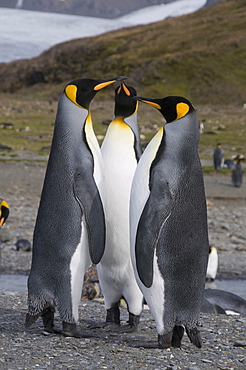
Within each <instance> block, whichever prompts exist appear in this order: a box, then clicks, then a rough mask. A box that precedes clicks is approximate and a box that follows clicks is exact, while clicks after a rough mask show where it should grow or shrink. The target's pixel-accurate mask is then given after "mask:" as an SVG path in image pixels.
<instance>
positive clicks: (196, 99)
mask: <svg viewBox="0 0 246 370" xmlns="http://www.w3.org/2000/svg"><path fill="white" fill-rule="evenodd" d="M245 19H246V2H245V0H227V1H222V2H221V3H219V4H217V5H214V6H211V7H209V8H207V9H201V10H200V11H198V12H196V13H193V14H189V15H186V16H182V17H178V18H170V19H166V20H164V21H162V22H158V23H154V24H151V25H145V26H138V27H133V28H125V29H122V30H118V31H114V32H110V33H107V34H104V35H100V36H97V37H91V38H85V39H77V40H73V41H70V42H66V43H62V44H59V45H56V46H54V47H52V48H51V49H49V50H47V51H46V52H44V53H42V54H41V55H40V56H39V57H37V58H33V59H30V60H19V61H14V62H12V63H6V64H0V126H1V123H4V122H11V123H13V124H14V128H13V129H12V130H7V129H2V128H1V127H0V144H4V145H9V146H11V147H12V148H13V151H18V150H27V151H28V150H29V151H31V152H35V153H39V154H48V150H47V149H45V147H47V146H49V145H50V143H51V138H52V133H53V123H54V120H55V114H56V108H57V100H58V97H59V95H60V93H61V91H62V90H63V88H64V86H65V85H66V83H68V82H70V81H71V80H73V79H74V78H79V77H92V78H102V77H109V76H117V75H125V76H128V78H129V79H128V80H127V84H129V85H132V86H134V87H135V88H136V89H137V92H138V94H139V95H142V96H147V97H164V96H167V95H183V96H185V97H187V98H188V99H190V100H191V102H192V103H193V105H194V106H195V108H196V110H197V114H198V118H199V120H200V121H201V122H203V123H204V126H205V128H204V133H203V134H202V135H201V141H200V145H199V151H200V155H201V157H202V158H204V159H211V153H212V151H213V149H214V147H215V146H216V144H217V143H218V142H221V143H222V144H223V147H224V149H225V151H226V155H227V157H229V156H231V155H233V154H237V153H243V154H246V153H245V151H246V150H245V126H246V111H245V110H243V104H244V103H246V65H245V60H246V22H245ZM114 88H115V86H112V87H109V88H107V89H105V90H103V91H100V92H99V93H98V94H97V96H96V98H95V99H94V100H93V102H92V105H91V109H92V114H93V122H94V127H95V131H96V133H97V134H98V135H100V137H99V138H100V140H101V136H103V135H105V132H106V129H107V126H106V125H103V124H102V121H104V120H106V119H108V120H110V119H111V118H112V117H113V110H114V101H113V99H114ZM162 122H163V121H161V115H160V113H159V112H158V111H157V110H155V109H153V108H151V107H149V106H146V105H144V104H140V105H139V124H140V128H141V133H142V134H143V135H144V136H143V141H148V140H149V139H150V138H151V137H152V136H153V135H154V133H155V132H156V130H157V129H158V127H159V126H160V125H161V123H162ZM42 148H44V149H43V150H42V151H41V149H42ZM1 154H2V152H1Z"/></svg>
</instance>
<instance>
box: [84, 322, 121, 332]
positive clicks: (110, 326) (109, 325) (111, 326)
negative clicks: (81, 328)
mask: <svg viewBox="0 0 246 370" xmlns="http://www.w3.org/2000/svg"><path fill="white" fill-rule="evenodd" d="M88 329H89V330H93V329H106V331H114V330H117V329H119V324H116V323H115V322H108V321H103V322H98V323H96V324H92V325H90V326H88Z"/></svg>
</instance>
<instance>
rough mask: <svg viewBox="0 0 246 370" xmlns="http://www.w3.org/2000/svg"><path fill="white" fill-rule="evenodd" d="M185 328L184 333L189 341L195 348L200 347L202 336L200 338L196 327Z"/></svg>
mask: <svg viewBox="0 0 246 370" xmlns="http://www.w3.org/2000/svg"><path fill="white" fill-rule="evenodd" d="M185 329H186V333H187V335H188V337H189V339H190V341H191V343H193V344H194V345H195V346H196V347H197V348H201V347H202V338H201V335H200V331H199V330H198V329H197V328H193V329H187V328H185Z"/></svg>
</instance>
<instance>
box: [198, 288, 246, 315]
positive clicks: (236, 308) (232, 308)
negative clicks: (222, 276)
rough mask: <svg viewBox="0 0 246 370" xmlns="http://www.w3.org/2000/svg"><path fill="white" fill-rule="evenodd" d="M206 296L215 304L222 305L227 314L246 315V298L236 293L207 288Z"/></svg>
mask: <svg viewBox="0 0 246 370" xmlns="http://www.w3.org/2000/svg"><path fill="white" fill-rule="evenodd" d="M204 298H205V299H206V300H207V301H209V302H210V303H212V304H213V305H216V306H218V307H221V308H222V309H223V310H224V311H225V313H227V314H240V315H244V316H246V300H245V299H243V298H242V297H240V296H238V295H236V294H233V293H230V292H226V291H224V290H220V289H205V290H204ZM219 313H220V312H219Z"/></svg>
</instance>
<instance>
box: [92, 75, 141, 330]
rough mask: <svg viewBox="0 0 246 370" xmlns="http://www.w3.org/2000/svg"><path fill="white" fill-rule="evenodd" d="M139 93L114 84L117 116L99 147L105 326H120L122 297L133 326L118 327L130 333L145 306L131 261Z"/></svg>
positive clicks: (137, 149) (99, 268)
mask: <svg viewBox="0 0 246 370" xmlns="http://www.w3.org/2000/svg"><path fill="white" fill-rule="evenodd" d="M135 95H136V91H135V89H134V88H133V87H130V86H127V85H126V84H125V83H124V82H122V83H121V85H120V86H119V87H117V88H116V91H115V112H114V113H115V118H114V120H113V121H112V122H111V123H110V125H109V127H108V130H107V133H106V136H105V138H104V141H103V143H102V147H101V151H102V157H103V162H104V185H105V197H104V211H105V220H106V246H105V251H104V254H103V256H102V259H101V261H100V263H99V264H98V266H97V270H98V276H99V282H100V286H101V289H102V293H103V296H104V301H105V308H106V311H107V315H106V323H105V326H106V325H107V326H108V327H111V329H112V328H113V327H114V328H115V329H116V328H117V325H120V311H119V303H120V299H121V298H122V296H123V297H124V299H125V300H126V302H127V307H128V311H129V324H128V325H126V326H123V327H121V328H118V329H119V330H121V331H128V332H134V331H136V330H137V327H138V323H139V318H140V314H141V311H142V306H143V295H142V293H141V291H140V289H139V287H138V284H137V282H136V279H135V276H134V271H133V267H132V264H131V255H130V239H129V202H130V189H131V183H132V179H133V175H134V172H135V170H136V167H137V162H138V160H139V158H140V156H141V153H142V151H141V145H140V136H139V129H138V123H137V110H138V102H137V101H136V100H133V99H132V97H133V96H135ZM115 324H116V325H115Z"/></svg>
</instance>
